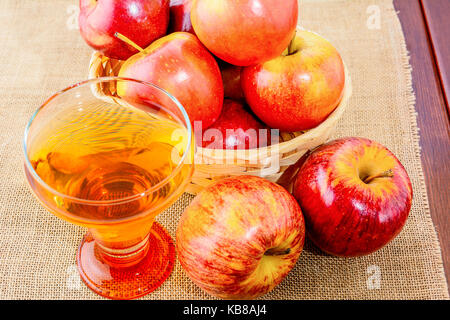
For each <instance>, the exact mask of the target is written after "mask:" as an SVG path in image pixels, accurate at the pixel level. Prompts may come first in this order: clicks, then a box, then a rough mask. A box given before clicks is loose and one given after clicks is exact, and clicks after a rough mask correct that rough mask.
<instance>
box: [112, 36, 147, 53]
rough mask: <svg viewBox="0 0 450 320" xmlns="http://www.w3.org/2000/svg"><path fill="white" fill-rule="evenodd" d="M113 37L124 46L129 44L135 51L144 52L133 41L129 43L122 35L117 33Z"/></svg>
mask: <svg viewBox="0 0 450 320" xmlns="http://www.w3.org/2000/svg"><path fill="white" fill-rule="evenodd" d="M114 37H116V38H118V39H120V40H122V41H123V42H125V43H126V44H129V45H130V46H132V47H133V48H135V49H136V50H138V51H139V52H142V51H144V49H143V48H141V47H140V46H138V45H137V44H136V43H134V42H133V41H131V40H130V39H129V38H127V37H125V36H124V35H123V34H121V33H119V32H115V33H114Z"/></svg>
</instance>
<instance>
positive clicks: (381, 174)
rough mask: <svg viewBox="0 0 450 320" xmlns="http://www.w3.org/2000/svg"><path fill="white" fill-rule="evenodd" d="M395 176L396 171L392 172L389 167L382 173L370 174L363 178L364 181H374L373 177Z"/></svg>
mask: <svg viewBox="0 0 450 320" xmlns="http://www.w3.org/2000/svg"><path fill="white" fill-rule="evenodd" d="M393 176H394V173H393V172H392V169H389V170H386V171H384V172H382V173H378V174H373V175H371V176H368V177H366V178H364V179H363V182H364V183H370V182H372V180H373V179H376V178H392V177H393Z"/></svg>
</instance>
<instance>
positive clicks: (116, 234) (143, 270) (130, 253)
mask: <svg viewBox="0 0 450 320" xmlns="http://www.w3.org/2000/svg"><path fill="white" fill-rule="evenodd" d="M24 152H25V175H26V178H27V180H28V183H29V184H30V186H31V189H32V190H33V193H34V194H35V195H36V197H37V199H38V200H39V201H40V202H41V203H42V205H43V206H44V207H45V208H47V209H48V210H49V211H50V212H52V213H53V214H55V215H56V216H58V217H59V218H61V219H64V220H67V221H69V222H71V223H74V224H77V225H80V226H83V227H87V228H88V232H87V234H86V235H85V236H84V238H83V240H82V242H81V244H80V246H79V248H78V253H77V265H78V269H79V272H80V275H81V278H82V280H83V281H84V282H85V283H86V285H87V286H88V287H89V288H91V289H92V290H93V291H94V292H96V293H98V294H99V295H102V296H104V297H108V298H113V299H132V298H137V297H140V296H143V295H145V294H147V293H149V292H151V291H153V290H154V289H156V288H157V287H159V286H160V285H161V283H162V282H164V281H165V280H166V279H167V277H168V276H169V275H170V273H171V271H172V269H173V265H174V260H175V250H174V245H173V241H172V239H171V237H170V235H169V234H168V233H167V231H166V230H165V229H164V228H163V227H162V226H161V225H160V224H158V223H157V222H155V221H154V219H155V217H156V216H157V215H158V214H159V213H161V212H162V211H163V210H164V209H166V208H167V207H168V206H169V205H171V204H172V203H173V202H174V201H175V200H176V199H177V198H178V197H179V196H180V195H181V194H182V192H183V191H184V189H185V187H186V185H187V184H188V183H189V181H190V178H191V176H192V172H193V163H194V161H193V157H194V152H195V143H194V142H193V134H192V128H191V123H190V121H189V118H188V116H187V113H186V111H185V110H184V108H183V106H182V105H181V104H180V103H179V102H178V101H177V100H176V99H175V98H174V97H172V96H171V95H170V94H168V93H167V92H165V91H164V90H162V89H160V88H158V87H157V86H155V85H152V84H150V83H145V82H141V81H136V80H132V79H123V78H117V77H108V78H98V79H92V80H87V81H84V82H81V83H79V84H76V85H73V86H71V87H69V88H67V89H64V90H62V91H60V92H58V93H56V94H55V95H53V96H52V97H51V98H49V99H48V100H47V101H46V102H45V103H44V104H43V105H42V106H41V107H40V108H39V109H38V110H37V111H36V112H35V113H34V115H33V116H32V118H31V120H30V121H29V123H28V125H27V127H26V130H25V136H24Z"/></svg>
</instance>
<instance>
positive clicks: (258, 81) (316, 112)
mask: <svg viewBox="0 0 450 320" xmlns="http://www.w3.org/2000/svg"><path fill="white" fill-rule="evenodd" d="M241 83H242V88H243V90H244V94H245V98H246V100H247V103H248V104H249V105H250V107H251V109H252V110H253V112H254V113H255V114H256V116H257V117H258V118H260V119H261V120H262V121H263V122H264V123H266V124H267V125H269V126H270V127H272V128H278V129H280V130H282V131H290V132H292V131H300V130H307V129H311V128H314V127H316V126H317V125H318V124H320V123H321V122H322V121H324V120H325V119H326V118H327V117H328V115H329V114H330V113H331V112H332V111H333V110H334V109H335V108H336V107H337V106H338V104H339V102H340V101H341V99H342V96H343V89H344V84H345V73H344V64H343V62H342V59H341V56H340V55H339V53H338V51H337V50H336V49H335V48H334V47H333V46H332V45H331V44H330V43H329V42H328V41H327V40H325V39H323V38H322V37H320V36H318V35H317V34H315V33H312V32H309V31H305V30H297V33H296V35H295V37H294V38H293V39H292V41H291V43H290V44H289V46H288V49H286V50H285V52H284V53H283V54H282V55H280V56H279V57H277V58H275V59H272V60H269V61H265V62H262V63H259V64H256V65H253V66H249V67H245V68H244V69H243V70H242V73H241Z"/></svg>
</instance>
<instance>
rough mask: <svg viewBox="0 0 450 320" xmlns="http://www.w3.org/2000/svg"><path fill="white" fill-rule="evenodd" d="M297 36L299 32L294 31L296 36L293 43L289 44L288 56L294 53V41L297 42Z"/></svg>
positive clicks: (292, 40)
mask: <svg viewBox="0 0 450 320" xmlns="http://www.w3.org/2000/svg"><path fill="white" fill-rule="evenodd" d="M296 35H297V30H295V31H294V36H293V37H292V39H291V42H289V46H288V55H290V54H293V53H294V40H295V36H296Z"/></svg>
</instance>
